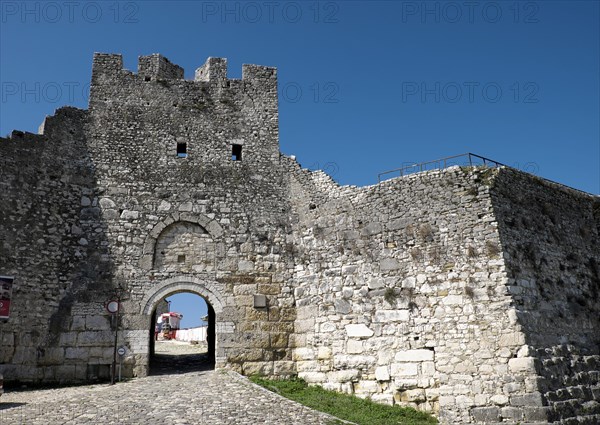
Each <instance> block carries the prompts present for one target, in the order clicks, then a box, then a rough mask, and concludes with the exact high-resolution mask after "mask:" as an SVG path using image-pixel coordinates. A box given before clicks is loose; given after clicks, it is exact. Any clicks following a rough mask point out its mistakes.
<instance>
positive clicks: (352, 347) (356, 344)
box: [346, 339, 365, 354]
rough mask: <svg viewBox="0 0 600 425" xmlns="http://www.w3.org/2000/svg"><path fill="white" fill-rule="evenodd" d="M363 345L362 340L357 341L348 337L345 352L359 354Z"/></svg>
mask: <svg viewBox="0 0 600 425" xmlns="http://www.w3.org/2000/svg"><path fill="white" fill-rule="evenodd" d="M364 351H365V350H364V347H363V342H362V341H360V340H359V341H357V340H355V339H349V340H348V343H347V346H346V352H347V353H348V354H360V353H362V352H364Z"/></svg>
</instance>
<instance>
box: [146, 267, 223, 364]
mask: <svg viewBox="0 0 600 425" xmlns="http://www.w3.org/2000/svg"><path fill="white" fill-rule="evenodd" d="M181 292H191V293H193V294H196V295H199V296H201V297H202V298H204V300H205V301H206V303H207V306H208V332H207V343H208V359H209V362H214V363H215V364H216V365H217V366H223V365H224V359H223V358H222V356H218V355H217V353H218V344H219V343H218V341H219V339H218V335H217V332H216V329H217V323H219V320H220V318H221V314H222V312H223V305H224V300H223V296H222V294H220V293H219V290H218V289H217V288H216V285H215V283H213V282H207V281H203V280H201V279H198V278H195V277H193V276H175V277H172V278H169V279H165V280H164V281H162V282H160V283H158V284H156V285H154V286H153V287H152V288H150V289H149V290H148V291H147V293H146V296H145V297H144V299H143V300H142V302H141V311H140V313H141V314H142V315H143V316H144V317H145V318H146V322H147V323H148V325H149V327H150V329H151V330H152V329H153V328H154V320H155V315H154V312H155V311H156V307H157V306H158V305H159V303H160V302H161V301H162V300H164V299H165V298H166V297H168V296H170V295H173V294H177V293H181ZM220 328H221V329H222V330H223V326H221V327H220ZM147 341H148V345H149V346H148V348H147V349H145V350H143V351H144V352H146V353H147V356H148V357H147V359H146V362H144V364H146V373H147V372H148V371H149V370H148V369H149V364H150V356H151V355H152V351H153V350H151V349H150V345H151V344H152V339H151V338H148V339H147Z"/></svg>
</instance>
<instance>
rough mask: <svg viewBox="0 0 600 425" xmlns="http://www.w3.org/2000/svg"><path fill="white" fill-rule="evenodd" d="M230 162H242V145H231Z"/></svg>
mask: <svg viewBox="0 0 600 425" xmlns="http://www.w3.org/2000/svg"><path fill="white" fill-rule="evenodd" d="M231 160H232V161H241V160H242V145H236V144H233V145H231Z"/></svg>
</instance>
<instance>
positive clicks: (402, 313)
mask: <svg viewBox="0 0 600 425" xmlns="http://www.w3.org/2000/svg"><path fill="white" fill-rule="evenodd" d="M409 319H410V312H409V310H379V311H377V312H376V313H375V322H380V323H386V322H406V321H408V320H409Z"/></svg>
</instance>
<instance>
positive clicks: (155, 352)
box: [149, 292, 215, 375]
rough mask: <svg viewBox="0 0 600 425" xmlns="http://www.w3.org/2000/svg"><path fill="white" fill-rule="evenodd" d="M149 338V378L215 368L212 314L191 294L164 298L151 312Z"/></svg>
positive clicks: (206, 305) (208, 307)
mask: <svg viewBox="0 0 600 425" xmlns="http://www.w3.org/2000/svg"><path fill="white" fill-rule="evenodd" d="M149 339H150V344H149V348H150V359H149V360H150V370H149V373H150V374H151V375H164V374H176V373H186V372H194V371H201V370H209V369H214V364H215V311H214V309H213V307H212V306H211V305H210V303H208V302H207V301H206V300H205V299H204V298H203V297H201V296H199V295H197V294H194V293H191V292H183V293H177V294H174V295H169V296H166V297H165V298H163V299H162V300H161V301H159V302H158V304H157V306H156V308H155V309H154V311H153V312H152V315H151V322H150V329H149Z"/></svg>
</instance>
